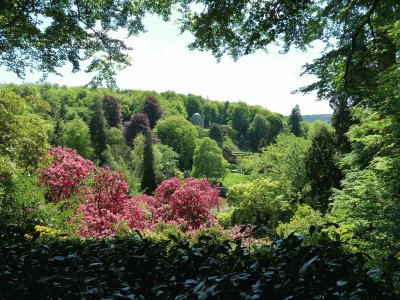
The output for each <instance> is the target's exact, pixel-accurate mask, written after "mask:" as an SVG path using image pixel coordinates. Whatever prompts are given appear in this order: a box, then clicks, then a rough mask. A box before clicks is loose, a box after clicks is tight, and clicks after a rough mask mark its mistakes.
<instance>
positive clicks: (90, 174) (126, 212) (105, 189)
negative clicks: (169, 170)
mask: <svg viewBox="0 0 400 300" xmlns="http://www.w3.org/2000/svg"><path fill="white" fill-rule="evenodd" d="M49 154H50V155H51V156H52V165H51V166H49V167H47V168H45V169H43V170H42V174H41V176H40V185H41V186H43V187H46V188H47V189H48V193H47V195H46V199H47V201H48V202H52V203H58V202H60V201H65V202H66V204H67V205H61V206H59V208H58V209H60V210H64V209H67V210H68V211H70V212H72V217H71V216H70V215H71V213H70V214H67V215H69V216H68V217H67V218H66V219H65V221H66V222H69V223H70V224H71V226H72V227H73V228H75V229H74V230H76V232H77V234H79V235H81V236H84V237H98V238H103V237H110V236H113V235H115V233H116V231H117V230H118V228H121V226H125V227H126V228H127V229H144V228H156V226H157V224H158V223H159V222H165V223H167V224H170V225H176V226H178V227H179V228H180V229H181V230H183V231H191V230H194V231H196V230H201V229H202V228H205V227H208V226H213V225H216V224H217V221H216V219H215V217H214V216H213V215H212V214H211V208H213V207H215V206H216V207H218V206H219V204H220V199H219V197H218V193H219V192H218V189H217V188H214V187H212V186H211V184H210V183H209V182H208V181H207V179H193V178H188V179H186V180H184V181H180V180H179V179H178V178H171V179H169V180H165V181H163V182H162V183H161V184H160V185H159V187H158V188H157V190H156V196H155V197H151V196H146V195H140V196H135V197H132V198H128V185H127V183H126V181H125V178H124V175H123V174H121V173H117V172H113V171H111V170H110V169H109V168H97V167H95V166H94V165H93V163H92V162H91V161H89V160H86V159H84V158H83V157H81V156H79V155H78V154H77V153H76V151H75V150H72V149H67V148H62V147H57V148H53V149H51V150H50V151H49ZM73 199H74V201H72V200H73ZM60 203H63V202H60ZM61 215H65V214H62V213H60V216H61ZM125 227H124V228H125Z"/></svg>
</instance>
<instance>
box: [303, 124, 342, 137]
mask: <svg viewBox="0 0 400 300" xmlns="http://www.w3.org/2000/svg"><path fill="white" fill-rule="evenodd" d="M302 123H307V127H308V128H307V132H306V135H305V136H306V137H307V139H308V140H310V141H311V140H312V139H313V138H314V137H315V135H316V134H317V133H318V132H320V131H321V130H322V129H323V128H324V129H325V130H327V131H328V132H329V133H332V134H335V129H334V128H333V127H332V126H331V125H329V124H328V123H326V122H324V121H321V120H317V121H314V122H312V123H309V122H305V121H303V122H302Z"/></svg>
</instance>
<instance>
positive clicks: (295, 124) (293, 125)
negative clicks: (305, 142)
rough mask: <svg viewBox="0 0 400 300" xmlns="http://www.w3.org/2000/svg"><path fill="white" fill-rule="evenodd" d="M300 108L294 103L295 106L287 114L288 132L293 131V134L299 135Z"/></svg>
mask: <svg viewBox="0 0 400 300" xmlns="http://www.w3.org/2000/svg"><path fill="white" fill-rule="evenodd" d="M302 120H303V119H302V117H301V113H300V108H299V106H298V105H297V104H296V106H295V107H294V108H293V109H292V112H291V113H290V116H289V128H290V132H291V133H293V134H294V135H295V136H301V127H300V122H301V121H302Z"/></svg>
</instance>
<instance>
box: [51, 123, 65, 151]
mask: <svg viewBox="0 0 400 300" xmlns="http://www.w3.org/2000/svg"><path fill="white" fill-rule="evenodd" d="M51 143H52V144H53V145H54V146H63V145H64V130H63V125H62V120H61V119H60V118H57V119H56V124H55V125H54V131H53V137H52V139H51Z"/></svg>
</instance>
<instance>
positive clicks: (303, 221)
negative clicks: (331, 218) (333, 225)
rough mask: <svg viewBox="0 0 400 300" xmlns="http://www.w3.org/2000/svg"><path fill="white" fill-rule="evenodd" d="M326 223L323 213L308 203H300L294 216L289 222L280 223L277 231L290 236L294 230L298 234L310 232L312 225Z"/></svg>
mask: <svg viewBox="0 0 400 300" xmlns="http://www.w3.org/2000/svg"><path fill="white" fill-rule="evenodd" d="M324 223H326V220H325V219H324V218H323V217H322V215H321V213H320V212H318V211H315V210H313V209H312V208H311V206H308V205H298V206H297V207H296V211H295V213H294V215H293V217H292V218H291V219H290V222H288V223H282V222H280V223H279V226H278V227H277V228H276V232H277V233H278V234H279V235H281V236H288V235H289V234H291V233H292V232H294V233H295V234H298V235H305V234H308V233H309V230H310V226H312V225H314V226H321V225H323V224H324Z"/></svg>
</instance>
